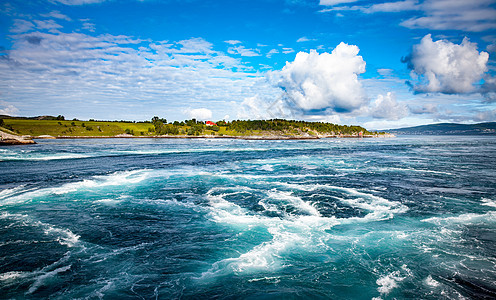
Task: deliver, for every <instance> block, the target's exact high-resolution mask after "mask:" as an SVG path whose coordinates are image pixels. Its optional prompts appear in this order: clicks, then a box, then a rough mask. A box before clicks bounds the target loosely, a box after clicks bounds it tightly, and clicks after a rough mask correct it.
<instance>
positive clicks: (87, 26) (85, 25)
mask: <svg viewBox="0 0 496 300" xmlns="http://www.w3.org/2000/svg"><path fill="white" fill-rule="evenodd" d="M82 29H83V30H88V31H90V32H95V29H96V28H95V24H93V23H90V22H84V23H83V27H82Z"/></svg>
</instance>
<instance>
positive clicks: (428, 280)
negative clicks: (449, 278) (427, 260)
mask: <svg viewBox="0 0 496 300" xmlns="http://www.w3.org/2000/svg"><path fill="white" fill-rule="evenodd" d="M424 283H425V284H426V285H428V286H430V287H437V286H439V281H436V280H434V279H432V276H431V275H429V276H427V278H426V279H424Z"/></svg>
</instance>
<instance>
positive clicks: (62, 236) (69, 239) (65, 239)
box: [43, 224, 80, 247]
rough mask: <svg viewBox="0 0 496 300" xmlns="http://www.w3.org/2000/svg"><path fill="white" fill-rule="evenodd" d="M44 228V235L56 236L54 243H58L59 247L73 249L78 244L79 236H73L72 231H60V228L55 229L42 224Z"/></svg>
mask: <svg viewBox="0 0 496 300" xmlns="http://www.w3.org/2000/svg"><path fill="white" fill-rule="evenodd" d="M43 225H44V226H45V227H46V228H45V230H44V233H45V234H46V235H54V234H55V235H56V236H57V238H56V241H58V242H59V243H60V244H61V245H65V246H67V247H74V246H75V245H76V244H77V243H78V242H79V238H80V236H79V235H77V234H74V233H73V232H72V231H70V230H69V229H60V228H55V227H53V226H50V225H46V224H43Z"/></svg>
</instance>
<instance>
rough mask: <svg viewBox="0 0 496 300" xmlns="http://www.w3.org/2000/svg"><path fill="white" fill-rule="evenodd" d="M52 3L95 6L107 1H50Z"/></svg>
mask: <svg viewBox="0 0 496 300" xmlns="http://www.w3.org/2000/svg"><path fill="white" fill-rule="evenodd" d="M51 1H52V2H54V3H60V4H65V5H84V4H95V3H101V2H105V1H107V0H51Z"/></svg>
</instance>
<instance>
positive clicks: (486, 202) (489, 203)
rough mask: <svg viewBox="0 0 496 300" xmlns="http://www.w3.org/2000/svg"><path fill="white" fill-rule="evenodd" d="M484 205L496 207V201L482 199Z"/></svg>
mask: <svg viewBox="0 0 496 300" xmlns="http://www.w3.org/2000/svg"><path fill="white" fill-rule="evenodd" d="M481 201H482V204H481V205H484V206H490V207H496V201H495V200H491V199H488V198H482V200H481Z"/></svg>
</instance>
